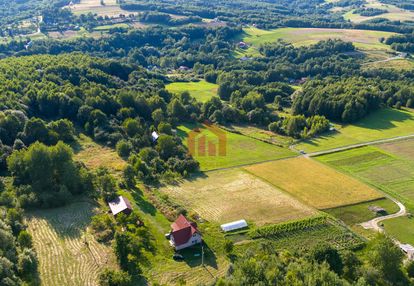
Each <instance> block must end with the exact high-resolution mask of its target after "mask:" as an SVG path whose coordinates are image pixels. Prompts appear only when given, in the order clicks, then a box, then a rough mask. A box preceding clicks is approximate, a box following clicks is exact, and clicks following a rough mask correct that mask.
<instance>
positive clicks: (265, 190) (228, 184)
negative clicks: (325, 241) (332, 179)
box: [162, 169, 316, 226]
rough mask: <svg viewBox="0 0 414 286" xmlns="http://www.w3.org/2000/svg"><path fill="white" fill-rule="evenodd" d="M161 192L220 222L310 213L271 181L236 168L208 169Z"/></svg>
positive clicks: (268, 219)
mask: <svg viewBox="0 0 414 286" xmlns="http://www.w3.org/2000/svg"><path fill="white" fill-rule="evenodd" d="M162 193H163V194H166V195H168V196H169V197H170V198H171V199H173V200H174V201H177V202H180V203H181V204H182V205H183V206H184V207H186V208H188V209H189V210H191V211H194V212H196V213H197V214H198V215H200V216H201V217H202V218H204V219H206V220H208V221H213V222H217V223H219V224H223V223H227V222H231V221H235V220H239V219H246V220H247V221H250V222H253V223H254V224H255V225H259V226H260V225H264V224H268V223H279V222H284V221H289V220H295V219H300V218H304V217H309V216H312V215H314V214H315V213H316V210H314V209H312V208H310V207H307V206H305V205H304V204H302V203H300V202H298V201H297V200H296V199H294V198H292V197H290V196H289V195H287V194H285V193H283V192H281V191H279V190H277V189H276V188H274V187H273V186H272V185H270V184H267V183H265V182H264V181H262V180H260V179H259V178H256V177H255V176H253V175H250V174H248V173H246V172H243V171H241V170H239V169H232V170H227V171H218V172H209V173H207V174H205V175H203V176H199V177H194V178H192V179H190V180H188V181H184V182H183V183H181V184H180V185H177V186H167V187H165V188H163V189H162Z"/></svg>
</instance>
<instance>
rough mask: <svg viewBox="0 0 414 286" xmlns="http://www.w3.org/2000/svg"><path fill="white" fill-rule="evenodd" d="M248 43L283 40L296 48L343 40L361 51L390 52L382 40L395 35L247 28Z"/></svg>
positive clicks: (301, 29) (334, 30) (323, 30)
mask: <svg viewBox="0 0 414 286" xmlns="http://www.w3.org/2000/svg"><path fill="white" fill-rule="evenodd" d="M244 32H245V33H246V36H245V37H244V38H243V40H244V41H245V42H246V43H249V44H251V45H253V46H254V47H256V48H257V47H259V46H260V45H261V44H264V43H270V42H275V41H277V40H279V39H282V40H284V41H286V42H289V43H292V44H293V45H295V46H307V45H312V44H316V43H317V42H319V41H322V40H327V39H342V40H344V41H349V42H352V43H354V44H355V46H356V47H357V48H359V49H361V50H390V47H389V46H387V45H385V44H382V43H380V41H379V39H380V38H382V37H383V38H388V37H390V36H391V35H393V34H394V33H389V32H379V31H367V30H347V29H323V28H280V29H275V30H270V31H266V30H260V29H257V28H252V27H250V28H245V29H244Z"/></svg>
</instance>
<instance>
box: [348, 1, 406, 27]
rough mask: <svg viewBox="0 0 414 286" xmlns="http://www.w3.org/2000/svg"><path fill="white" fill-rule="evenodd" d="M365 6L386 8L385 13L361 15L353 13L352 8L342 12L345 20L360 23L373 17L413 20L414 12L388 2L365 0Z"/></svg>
mask: <svg viewBox="0 0 414 286" xmlns="http://www.w3.org/2000/svg"><path fill="white" fill-rule="evenodd" d="M364 6H365V7H366V8H377V9H382V10H387V13H384V14H381V15H377V16H370V17H366V16H361V15H359V14H353V10H351V11H348V12H347V13H345V14H344V19H345V20H350V21H351V22H355V23H360V22H363V21H367V20H371V19H375V18H386V19H389V20H391V21H413V20H414V12H412V11H409V10H404V9H401V8H398V7H397V6H394V5H390V4H383V3H381V2H380V1H378V0H367V4H365V5H364Z"/></svg>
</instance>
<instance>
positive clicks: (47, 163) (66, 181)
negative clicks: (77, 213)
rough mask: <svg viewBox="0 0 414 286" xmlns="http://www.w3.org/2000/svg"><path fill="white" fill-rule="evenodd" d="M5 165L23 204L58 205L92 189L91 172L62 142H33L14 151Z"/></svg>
mask: <svg viewBox="0 0 414 286" xmlns="http://www.w3.org/2000/svg"><path fill="white" fill-rule="evenodd" d="M7 164H8V169H9V171H10V173H11V175H12V176H13V183H14V186H15V188H16V196H17V198H18V201H19V204H20V206H22V207H34V206H40V207H57V206H61V205H63V204H65V203H66V202H68V201H70V200H71V198H72V197H73V196H75V195H80V194H83V193H87V192H91V191H93V183H92V178H91V175H90V174H89V172H88V171H87V170H86V169H85V168H84V167H82V166H81V165H79V164H78V163H76V162H74V161H73V158H72V150H71V148H70V147H69V146H67V145H65V144H64V143H63V142H59V143H58V144H57V145H55V146H51V147H48V146H46V145H44V144H42V143H39V142H36V143H34V144H32V145H31V146H30V147H28V148H27V149H22V150H18V151H14V152H13V153H12V155H11V156H10V157H9V158H8V160H7Z"/></svg>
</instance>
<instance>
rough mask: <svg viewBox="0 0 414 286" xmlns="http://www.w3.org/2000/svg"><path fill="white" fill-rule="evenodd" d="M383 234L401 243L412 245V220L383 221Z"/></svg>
mask: <svg viewBox="0 0 414 286" xmlns="http://www.w3.org/2000/svg"><path fill="white" fill-rule="evenodd" d="M383 224H384V229H385V232H386V233H387V234H389V235H391V236H392V237H395V238H396V239H397V240H398V241H399V242H401V243H409V244H411V245H414V219H413V218H409V217H399V218H394V219H390V220H386V221H383Z"/></svg>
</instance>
